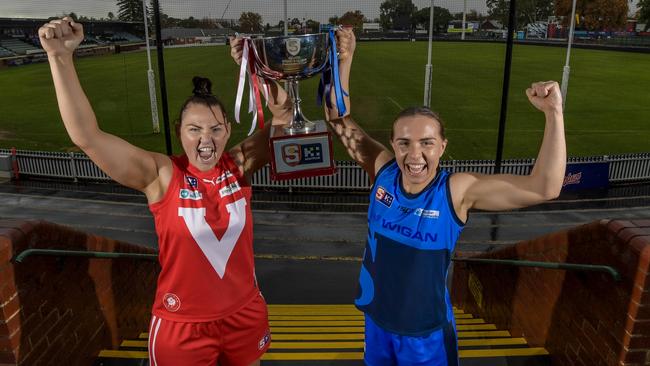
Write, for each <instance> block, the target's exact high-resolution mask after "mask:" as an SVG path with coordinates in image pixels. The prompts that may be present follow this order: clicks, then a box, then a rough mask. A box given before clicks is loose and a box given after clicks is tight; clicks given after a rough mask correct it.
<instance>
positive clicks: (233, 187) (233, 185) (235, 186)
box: [219, 182, 241, 198]
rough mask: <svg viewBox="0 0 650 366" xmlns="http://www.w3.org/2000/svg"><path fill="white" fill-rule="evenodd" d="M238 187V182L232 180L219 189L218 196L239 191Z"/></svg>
mask: <svg viewBox="0 0 650 366" xmlns="http://www.w3.org/2000/svg"><path fill="white" fill-rule="evenodd" d="M240 189H241V187H240V186H239V183H237V182H232V183H230V184H228V185H227V186H225V187H223V188H221V189H220V190H219V196H221V197H222V198H223V197H225V196H229V195H231V194H233V193H235V192H237V191H239V190H240Z"/></svg>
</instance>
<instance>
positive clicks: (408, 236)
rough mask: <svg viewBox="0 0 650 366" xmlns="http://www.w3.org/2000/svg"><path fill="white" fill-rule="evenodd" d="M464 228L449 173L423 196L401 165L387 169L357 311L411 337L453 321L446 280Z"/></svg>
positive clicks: (380, 177)
mask: <svg viewBox="0 0 650 366" xmlns="http://www.w3.org/2000/svg"><path fill="white" fill-rule="evenodd" d="M463 226H464V224H463V223H462V222H461V221H460V219H459V218H458V217H457V216H456V212H455V211H454V208H453V204H452V201H451V193H450V191H449V173H447V172H446V171H443V170H440V171H439V172H438V173H437V175H436V177H435V178H434V180H433V181H432V182H431V183H429V185H427V187H426V188H424V189H423V190H422V192H420V193H418V194H409V193H407V192H406V191H404V188H403V187H402V182H401V172H400V169H399V167H398V166H397V162H396V161H395V160H393V161H391V162H389V163H387V164H386V165H384V166H383V167H382V168H381V169H380V170H379V172H378V173H377V177H376V180H375V183H374V185H373V188H372V191H371V193H370V205H369V208H368V237H367V239H366V249H365V252H364V255H363V263H362V266H361V274H360V276H359V293H358V296H357V299H356V300H355V305H356V306H357V308H359V310H361V311H363V312H364V313H366V315H367V316H369V317H370V318H371V319H372V321H374V323H376V324H377V325H378V326H380V327H381V328H383V329H385V330H387V331H389V332H393V333H396V334H400V335H406V336H417V337H422V336H426V335H429V334H431V333H432V332H433V331H435V330H438V329H440V328H442V327H445V326H447V325H448V324H449V323H450V322H453V309H452V306H451V301H450V299H449V293H448V291H447V286H446V282H447V281H446V279H447V270H448V268H449V264H450V262H451V256H452V253H453V250H454V247H455V244H456V240H457V239H458V237H459V235H460V232H461V231H462V229H463Z"/></svg>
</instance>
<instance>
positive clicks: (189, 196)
mask: <svg viewBox="0 0 650 366" xmlns="http://www.w3.org/2000/svg"><path fill="white" fill-rule="evenodd" d="M179 197H180V198H181V199H182V200H194V201H198V200H200V199H203V196H202V195H201V192H199V191H192V190H189V189H181V192H180V194H179Z"/></svg>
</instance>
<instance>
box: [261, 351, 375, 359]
mask: <svg viewBox="0 0 650 366" xmlns="http://www.w3.org/2000/svg"><path fill="white" fill-rule="evenodd" d="M262 360H265V361H292V360H296V361H297V360H304V361H315V360H363V352H291V353H281V352H267V353H265V354H264V356H262Z"/></svg>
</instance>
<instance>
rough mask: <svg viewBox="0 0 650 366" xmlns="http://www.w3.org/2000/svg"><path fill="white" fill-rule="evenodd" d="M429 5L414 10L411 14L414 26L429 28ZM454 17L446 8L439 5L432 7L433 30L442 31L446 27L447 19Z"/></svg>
mask: <svg viewBox="0 0 650 366" xmlns="http://www.w3.org/2000/svg"><path fill="white" fill-rule="evenodd" d="M430 11H431V7H428V6H427V7H426V8H422V9H420V10H418V11H416V12H415V15H414V16H413V21H414V23H415V25H416V26H421V27H422V28H424V29H427V30H428V29H429V16H430V15H431V13H430ZM453 19H454V17H453V16H452V15H451V13H450V12H449V10H448V9H446V8H441V7H439V6H434V7H433V32H434V33H436V32H444V31H445V29H447V24H449V21H451V20H453Z"/></svg>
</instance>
